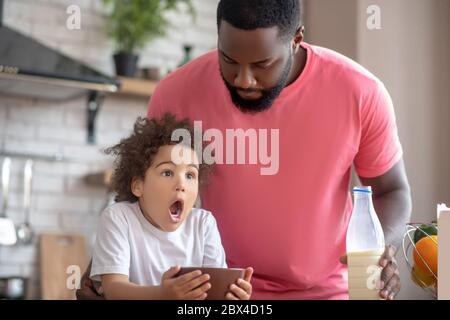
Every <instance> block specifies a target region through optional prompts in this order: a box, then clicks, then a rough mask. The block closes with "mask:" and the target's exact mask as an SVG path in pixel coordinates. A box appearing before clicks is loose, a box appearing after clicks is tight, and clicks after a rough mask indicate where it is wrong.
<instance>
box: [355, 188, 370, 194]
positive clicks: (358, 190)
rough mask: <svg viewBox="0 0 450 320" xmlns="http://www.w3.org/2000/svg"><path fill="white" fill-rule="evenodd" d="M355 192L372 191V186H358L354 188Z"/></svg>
mask: <svg viewBox="0 0 450 320" xmlns="http://www.w3.org/2000/svg"><path fill="white" fill-rule="evenodd" d="M353 192H363V193H372V187H371V186H357V187H354V188H353Z"/></svg>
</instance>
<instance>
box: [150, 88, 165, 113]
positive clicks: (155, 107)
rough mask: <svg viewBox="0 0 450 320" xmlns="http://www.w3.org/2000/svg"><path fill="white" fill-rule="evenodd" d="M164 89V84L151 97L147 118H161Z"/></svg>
mask: <svg viewBox="0 0 450 320" xmlns="http://www.w3.org/2000/svg"><path fill="white" fill-rule="evenodd" d="M162 97H163V89H162V84H159V85H158V86H157V87H156V89H155V91H154V92H153V94H152V96H151V97H150V101H149V103H148V110H147V118H149V119H155V118H160V117H161V115H162V110H163V99H162Z"/></svg>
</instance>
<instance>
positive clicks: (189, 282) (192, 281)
mask: <svg viewBox="0 0 450 320" xmlns="http://www.w3.org/2000/svg"><path fill="white" fill-rule="evenodd" d="M179 271H180V266H176V267H171V268H170V269H169V270H167V271H166V272H165V273H164V274H163V276H162V279H161V286H160V287H161V297H162V299H166V300H204V299H205V298H206V296H207V294H206V291H208V290H209V289H210V288H211V284H210V283H208V282H207V281H208V280H209V275H208V274H203V275H202V273H201V271H200V270H197V271H192V272H190V273H186V274H184V275H182V276H179V277H175V278H174V276H175V275H176V274H177V273H178V272H179Z"/></svg>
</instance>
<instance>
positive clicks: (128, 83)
mask: <svg viewBox="0 0 450 320" xmlns="http://www.w3.org/2000/svg"><path fill="white" fill-rule="evenodd" d="M117 79H118V80H119V81H120V83H121V86H120V90H119V91H118V94H123V95H131V96H138V97H142V98H149V97H150V96H151V95H152V94H153V92H154V91H155V89H156V86H157V85H158V81H153V80H145V79H138V78H127V77H117Z"/></svg>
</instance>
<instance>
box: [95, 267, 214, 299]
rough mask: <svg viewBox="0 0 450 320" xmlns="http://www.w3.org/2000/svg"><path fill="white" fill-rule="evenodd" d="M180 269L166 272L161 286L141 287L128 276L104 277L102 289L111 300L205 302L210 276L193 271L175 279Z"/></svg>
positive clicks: (176, 268) (173, 268)
mask: <svg viewBox="0 0 450 320" xmlns="http://www.w3.org/2000/svg"><path fill="white" fill-rule="evenodd" d="M179 271H180V267H179V266H178V267H172V268H170V269H169V270H168V271H166V272H165V273H164V274H163V276H162V279H161V285H159V286H140V285H137V284H134V283H131V282H130V281H129V279H128V277H127V276H126V275H120V274H105V275H102V287H103V290H104V295H105V297H106V299H109V300H125V299H127V300H128V299H129V300H176V299H180V300H203V299H205V298H206V295H207V294H206V291H208V290H209V289H210V288H211V285H210V284H209V283H207V281H208V280H209V275H207V274H204V275H202V274H201V272H200V271H193V272H190V273H187V274H185V275H182V276H179V277H175V275H176V274H177V273H178V272H179Z"/></svg>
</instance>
